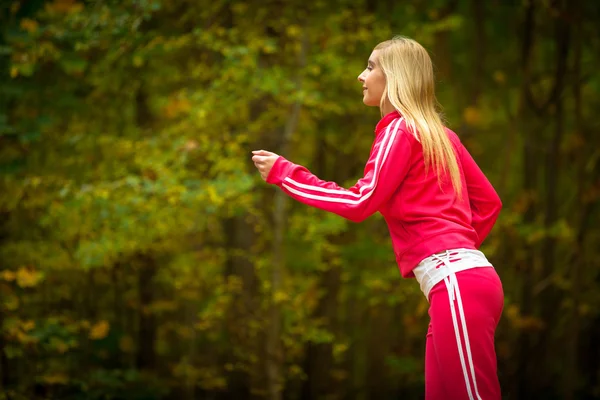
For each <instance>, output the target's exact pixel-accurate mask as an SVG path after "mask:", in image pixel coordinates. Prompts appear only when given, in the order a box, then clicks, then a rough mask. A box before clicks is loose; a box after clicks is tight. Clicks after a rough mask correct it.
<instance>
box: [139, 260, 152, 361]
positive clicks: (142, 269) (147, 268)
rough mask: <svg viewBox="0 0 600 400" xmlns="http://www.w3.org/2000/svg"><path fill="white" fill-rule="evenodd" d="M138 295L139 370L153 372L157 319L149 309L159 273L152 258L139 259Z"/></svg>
mask: <svg viewBox="0 0 600 400" xmlns="http://www.w3.org/2000/svg"><path fill="white" fill-rule="evenodd" d="M139 261H140V265H139V269H138V294H139V310H138V312H139V330H138V345H139V348H138V354H137V360H136V361H137V362H136V364H137V368H138V369H140V370H152V369H153V368H154V366H155V362H156V353H155V351H154V343H155V341H156V317H155V315H154V314H153V313H152V312H151V311H150V310H149V309H147V307H149V306H150V305H151V304H152V302H153V301H154V292H155V288H154V284H153V282H154V277H155V275H156V272H157V266H156V262H155V260H154V259H153V258H152V257H150V256H142V257H140V258H139Z"/></svg>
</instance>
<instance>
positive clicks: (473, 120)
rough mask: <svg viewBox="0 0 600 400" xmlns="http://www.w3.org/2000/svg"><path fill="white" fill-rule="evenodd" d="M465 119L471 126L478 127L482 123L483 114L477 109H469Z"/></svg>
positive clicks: (464, 116) (464, 114) (465, 113)
mask: <svg viewBox="0 0 600 400" xmlns="http://www.w3.org/2000/svg"><path fill="white" fill-rule="evenodd" d="M463 118H464V119H465V122H466V123H467V124H469V125H478V124H479V123H480V122H481V113H480V112H479V110H478V109H477V108H475V107H467V108H465V111H464V113H463Z"/></svg>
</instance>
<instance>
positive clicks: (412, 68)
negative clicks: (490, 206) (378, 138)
mask: <svg viewBox="0 0 600 400" xmlns="http://www.w3.org/2000/svg"><path fill="white" fill-rule="evenodd" d="M375 50H378V51H379V54H378V63H379V65H380V66H381V69H382V70H383V72H384V74H385V77H386V94H387V96H382V98H381V104H380V109H381V110H383V105H384V104H385V102H386V101H389V102H390V104H391V105H392V106H393V107H394V108H395V109H396V110H397V111H398V112H399V113H400V114H402V116H403V117H404V120H405V121H406V124H407V125H408V126H409V127H410V128H411V129H412V130H413V132H414V133H415V135H416V136H417V139H418V140H419V141H420V142H421V145H422V146H423V157H424V160H425V172H427V171H428V169H429V168H430V167H433V169H434V170H435V172H436V174H437V176H438V183H439V184H440V186H441V182H442V177H445V176H447V175H449V176H450V180H451V182H452V186H453V188H454V191H455V193H456V194H457V195H458V197H459V198H461V197H462V183H461V176H460V169H459V167H458V161H457V159H456V154H455V151H454V146H453V145H452V142H451V141H450V138H449V137H448V135H447V133H446V131H445V127H444V124H443V122H442V119H441V117H440V115H439V113H438V112H437V106H438V102H437V100H436V97H435V83H434V77H433V64H432V62H431V58H430V57H429V54H428V53H427V50H425V48H423V46H421V45H420V44H419V43H417V42H416V41H414V40H412V39H409V38H407V37H403V36H396V37H394V38H393V39H391V40H386V41H385V42H382V43H379V44H378V45H377V46H376V47H375Z"/></svg>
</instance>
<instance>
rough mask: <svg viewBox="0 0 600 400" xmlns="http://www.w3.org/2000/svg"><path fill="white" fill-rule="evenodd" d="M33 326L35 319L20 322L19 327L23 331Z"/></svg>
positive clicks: (27, 330)
mask: <svg viewBox="0 0 600 400" xmlns="http://www.w3.org/2000/svg"><path fill="white" fill-rule="evenodd" d="M33 328H35V321H33V320H29V321H23V322H21V329H23V330H24V331H25V332H29V331H30V330H32V329H33Z"/></svg>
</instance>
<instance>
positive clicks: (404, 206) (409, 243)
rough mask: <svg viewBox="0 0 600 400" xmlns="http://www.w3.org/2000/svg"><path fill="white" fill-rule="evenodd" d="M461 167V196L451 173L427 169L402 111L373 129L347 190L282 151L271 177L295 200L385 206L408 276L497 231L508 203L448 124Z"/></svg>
mask: <svg viewBox="0 0 600 400" xmlns="http://www.w3.org/2000/svg"><path fill="white" fill-rule="evenodd" d="M447 132H448V135H449V137H450V139H451V141H452V143H453V144H454V146H455V150H456V154H457V155H458V163H459V167H460V169H461V179H462V185H463V186H462V187H463V188H466V190H463V196H462V199H459V198H457V196H455V192H454V189H453V187H452V183H451V182H450V179H449V178H448V179H445V180H443V181H442V183H441V185H440V184H439V183H438V177H437V175H436V173H435V170H434V169H433V168H429V169H428V171H427V173H426V172H425V163H424V160H423V150H422V147H421V144H420V143H419V141H418V140H417V138H416V137H415V135H414V134H413V133H412V132H411V130H410V129H409V128H408V127H407V125H406V123H405V121H404V119H403V118H402V116H401V115H400V114H399V113H398V112H397V111H394V112H391V113H389V114H387V115H385V116H384V117H383V118H382V119H381V120H380V121H379V123H378V124H377V126H376V128H375V141H374V142H373V146H372V147H371V153H370V155H369V160H368V161H367V164H366V166H365V170H364V176H363V178H361V179H359V180H358V182H357V183H356V184H355V185H354V186H352V187H351V188H349V189H344V188H342V187H340V186H338V185H337V184H336V183H334V182H326V181H323V180H320V179H319V178H317V177H316V176H315V175H313V174H312V173H311V172H310V171H309V170H308V169H306V168H305V167H303V166H301V165H297V164H294V163H292V162H290V161H288V160H286V159H285V158H284V157H281V156H280V157H279V158H278V159H277V160H276V162H275V164H274V165H273V167H272V169H271V171H270V173H269V176H268V177H267V182H268V183H271V184H275V185H277V186H279V187H280V188H281V189H282V190H283V191H284V192H285V193H287V194H288V195H290V196H291V197H293V198H294V199H296V200H298V201H300V202H302V203H305V204H307V205H309V206H313V207H317V208H320V209H323V210H326V211H330V212H333V213H335V214H338V215H340V216H342V217H344V218H347V219H349V220H351V221H355V222H359V221H362V220H364V219H365V218H367V217H368V216H370V215H372V214H374V213H375V212H376V211H379V212H380V213H381V214H382V215H383V217H384V218H385V220H386V222H387V225H388V228H389V231H390V236H391V238H392V243H393V248H394V252H395V255H396V260H397V262H398V266H399V268H400V272H401V274H402V276H403V277H405V278H406V277H413V276H414V274H413V273H412V270H413V269H414V268H415V266H416V265H417V264H418V263H419V262H420V261H421V260H423V259H424V258H426V257H428V256H430V255H431V254H434V253H437V252H440V251H444V250H447V249H456V248H467V249H477V248H478V247H479V246H480V245H481V243H482V242H483V240H484V239H485V238H486V236H487V235H488V233H489V232H490V231H491V229H492V227H493V225H494V223H495V222H496V219H497V217H498V214H499V213H500V209H501V208H502V203H501V201H500V198H499V197H498V195H497V193H496V191H495V190H494V188H493V187H492V185H491V184H490V182H489V181H488V179H487V178H486V177H485V175H484V174H483V172H482V171H481V170H480V169H479V167H478V166H477V164H476V163H475V161H474V160H473V158H472V157H471V155H470V154H469V152H468V151H467V150H466V149H465V147H464V146H463V145H462V143H461V142H460V139H459V138H458V136H457V135H456V134H455V133H454V132H452V131H451V130H450V129H447Z"/></svg>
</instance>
